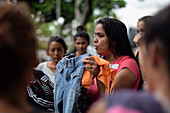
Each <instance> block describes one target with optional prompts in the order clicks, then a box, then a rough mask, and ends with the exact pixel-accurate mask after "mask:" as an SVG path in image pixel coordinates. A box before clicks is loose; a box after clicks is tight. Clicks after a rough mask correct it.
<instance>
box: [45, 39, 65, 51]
mask: <svg viewBox="0 0 170 113" xmlns="http://www.w3.org/2000/svg"><path fill="white" fill-rule="evenodd" d="M54 41H55V42H59V43H61V44H62V46H63V48H64V54H66V51H67V46H66V43H65V41H64V40H63V38H61V37H59V36H52V37H51V38H50V39H49V41H48V47H47V53H48V51H49V46H50V44H51V42H54Z"/></svg>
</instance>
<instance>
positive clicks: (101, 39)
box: [82, 17, 140, 98]
mask: <svg viewBox="0 0 170 113" xmlns="http://www.w3.org/2000/svg"><path fill="white" fill-rule="evenodd" d="M93 42H94V46H95V49H96V52H97V54H99V55H102V56H104V57H105V59H106V60H107V61H109V62H110V63H111V64H112V65H111V67H112V68H114V69H115V71H116V74H115V79H114V80H112V81H113V82H114V89H115V90H118V89H125V88H132V89H134V90H136V89H137V87H138V84H139V81H140V72H139V67H138V64H137V62H136V59H135V57H134V54H133V52H132V49H131V46H130V42H129V39H128V36H127V29H126V26H125V25H124V24H123V23H122V22H121V21H119V20H117V19H114V18H110V17H106V18H102V19H99V20H98V21H97V22H96V27H95V33H94V41H93ZM82 62H84V63H88V64H90V65H86V66H85V69H86V70H88V71H90V72H91V73H92V74H93V76H94V77H97V76H98V74H99V72H100V69H99V65H98V64H97V63H96V61H95V60H94V59H93V58H92V57H87V58H85V59H84V60H83V61H82ZM96 80H97V82H96V83H95V84H94V85H92V86H90V88H89V90H88V95H90V96H91V97H92V98H94V97H97V96H96V95H98V96H99V93H100V94H103V93H104V91H105V86H104V84H102V83H101V82H100V81H99V80H98V79H97V78H96ZM97 86H98V88H97ZM98 89H99V93H98ZM94 95H95V96H94Z"/></svg>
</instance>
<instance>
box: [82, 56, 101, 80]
mask: <svg viewBox="0 0 170 113" xmlns="http://www.w3.org/2000/svg"><path fill="white" fill-rule="evenodd" d="M82 62H83V63H86V64H89V65H85V70H87V71H90V72H91V73H92V74H93V76H95V77H96V76H97V75H98V74H99V71H100V68H99V65H98V64H97V62H96V61H95V59H94V58H92V57H86V58H84V59H83V60H82Z"/></svg>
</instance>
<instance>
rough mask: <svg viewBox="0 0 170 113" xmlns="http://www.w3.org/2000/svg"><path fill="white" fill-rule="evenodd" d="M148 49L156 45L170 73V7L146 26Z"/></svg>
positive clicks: (145, 37)
mask: <svg viewBox="0 0 170 113" xmlns="http://www.w3.org/2000/svg"><path fill="white" fill-rule="evenodd" d="M144 42H145V44H146V47H148V45H149V44H150V43H155V44H156V47H157V50H158V51H159V53H160V54H161V55H162V56H163V57H164V58H165V61H166V62H167V67H168V70H169V73H170V49H169V48H170V5H169V6H167V7H166V8H164V9H162V10H161V11H159V12H158V13H157V14H156V15H155V16H154V17H153V19H151V20H150V23H149V24H148V25H147V26H146V33H145V36H144Z"/></svg>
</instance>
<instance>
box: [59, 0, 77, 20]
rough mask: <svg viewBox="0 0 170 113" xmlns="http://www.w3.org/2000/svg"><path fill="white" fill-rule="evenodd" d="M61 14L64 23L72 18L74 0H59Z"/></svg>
mask: <svg viewBox="0 0 170 113" xmlns="http://www.w3.org/2000/svg"><path fill="white" fill-rule="evenodd" d="M61 16H62V17H64V18H65V23H69V22H71V21H72V20H73V19H74V0H72V1H71V2H67V1H66V0H61Z"/></svg>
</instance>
